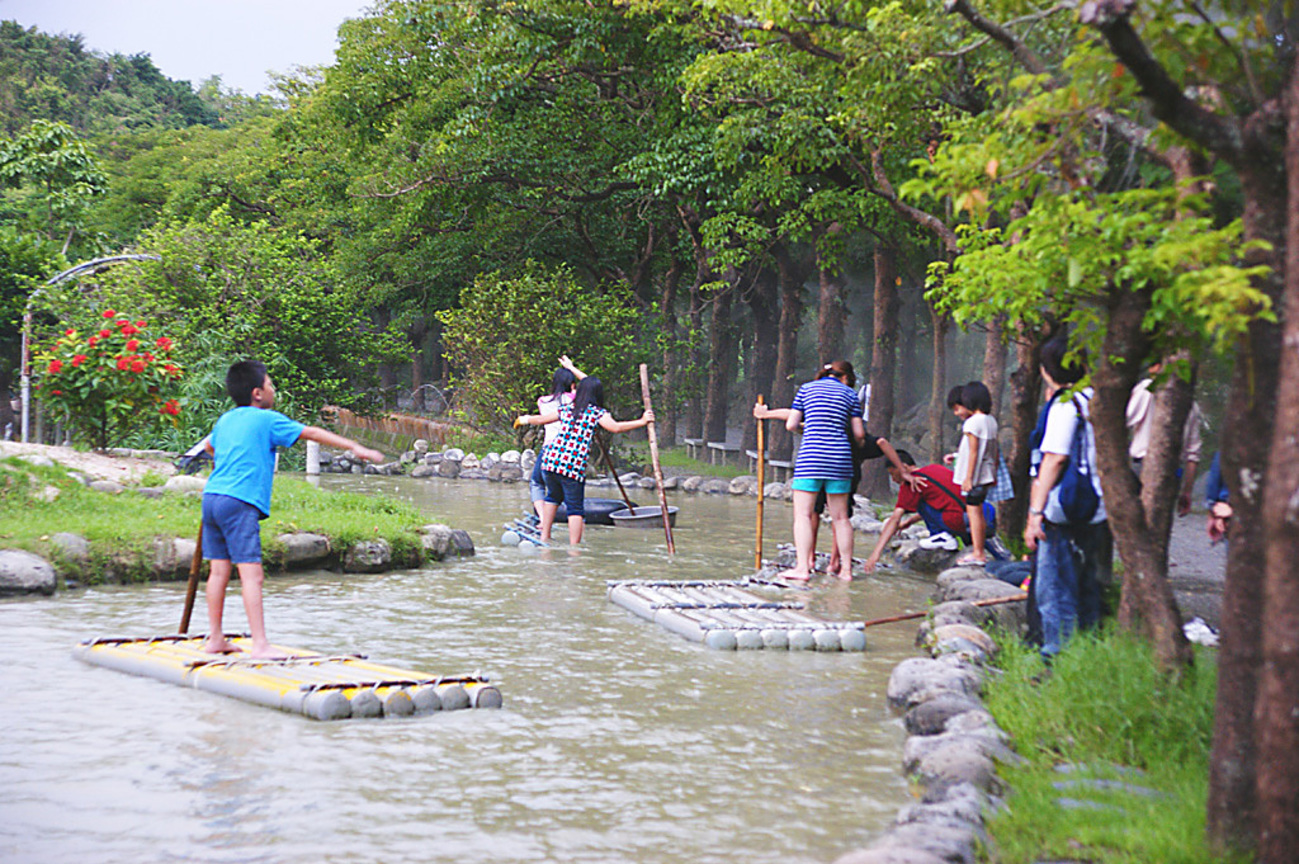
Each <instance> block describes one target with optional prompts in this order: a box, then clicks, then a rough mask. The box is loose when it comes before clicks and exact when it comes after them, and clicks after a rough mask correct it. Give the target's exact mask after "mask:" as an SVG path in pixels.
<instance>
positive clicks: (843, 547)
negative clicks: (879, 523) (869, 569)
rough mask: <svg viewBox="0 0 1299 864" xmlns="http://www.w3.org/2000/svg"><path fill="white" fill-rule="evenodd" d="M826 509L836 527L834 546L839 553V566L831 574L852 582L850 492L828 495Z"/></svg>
mask: <svg viewBox="0 0 1299 864" xmlns="http://www.w3.org/2000/svg"><path fill="white" fill-rule="evenodd" d="M825 509H826V511H827V512H828V513H829V514H830V525H831V527H832V528H833V529H834V548H835V549H836V550H837V551H838V553H839V567H838V569H835V568H833V567H832V568H831V569H830V575H831V576H833V577H835V578H836V579H842V580H843V581H845V582H851V581H852V521H851V520H850V519H849V518H848V493H844V494H843V495H827V496H826V503H825Z"/></svg>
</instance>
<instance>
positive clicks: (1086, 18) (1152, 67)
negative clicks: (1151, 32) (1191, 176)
mask: <svg viewBox="0 0 1299 864" xmlns="http://www.w3.org/2000/svg"><path fill="white" fill-rule="evenodd" d="M1134 5H1135V0H1089V2H1087V3H1084V4H1083V5H1082V7H1081V8H1080V9H1079V14H1078V17H1079V19H1080V20H1081V21H1082V23H1084V24H1089V25H1091V26H1093V27H1095V28H1096V29H1097V30H1099V31H1100V34H1101V35H1102V36H1104V37H1105V41H1106V43H1107V44H1108V45H1109V47H1110V51H1111V53H1113V54H1114V56H1115V57H1116V58H1117V59H1118V60H1119V62H1121V63H1122V64H1123V65H1124V66H1126V67H1127V69H1128V71H1129V72H1131V73H1132V75H1133V77H1135V78H1136V80H1137V83H1138V84H1140V85H1141V91H1142V93H1143V94H1144V95H1145V97H1146V99H1148V100H1149V101H1150V108H1151V110H1152V111H1153V112H1154V115H1155V116H1156V117H1157V118H1159V119H1160V120H1162V121H1163V122H1164V123H1167V124H1168V125H1169V127H1171V128H1172V129H1173V131H1175V132H1177V133H1178V134H1180V135H1183V136H1185V137H1186V138H1188V139H1190V140H1191V141H1193V142H1195V143H1196V144H1199V145H1200V146H1201V147H1204V148H1205V149H1207V150H1210V151H1212V152H1214V153H1217V154H1218V155H1220V156H1222V157H1223V158H1225V159H1227V160H1228V161H1230V162H1233V163H1239V161H1240V160H1241V158H1242V157H1243V155H1244V140H1243V135H1242V131H1241V129H1240V126H1239V124H1238V123H1236V122H1235V121H1234V120H1228V119H1224V118H1222V117H1219V116H1218V115H1216V114H1214V113H1212V112H1210V111H1207V110H1206V109H1204V108H1202V107H1201V106H1200V105H1198V104H1196V103H1195V102H1194V101H1193V100H1191V99H1189V98H1188V97H1187V96H1186V94H1185V93H1183V92H1182V90H1181V88H1180V87H1178V86H1177V82H1175V81H1174V80H1173V79H1172V78H1171V77H1169V75H1168V71H1167V70H1165V69H1164V67H1163V66H1162V65H1160V63H1159V61H1158V60H1156V59H1155V58H1154V56H1153V55H1152V54H1151V53H1150V49H1148V48H1147V47H1146V44H1145V43H1144V42H1143V41H1141V36H1140V35H1138V33H1137V32H1136V30H1134V29H1133V28H1132V24H1131V22H1130V21H1129V20H1128V17H1129V15H1131V13H1132V8H1133V6H1134Z"/></svg>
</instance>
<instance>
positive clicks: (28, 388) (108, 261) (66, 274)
mask: <svg viewBox="0 0 1299 864" xmlns="http://www.w3.org/2000/svg"><path fill="white" fill-rule="evenodd" d="M161 260H162V258H161V257H160V256H158V255H148V254H143V253H141V254H130V255H109V256H108V257H105V258H95V259H94V260H92V261H85V262H82V263H81V264H78V265H76V266H75V267H69V268H68V269H67V270H64V271H63V272H62V273H57V274H55V275H54V276H51V277H50V278H49V279H47V280H46V281H45V284H44V285H42V286H41V287H40V288H37V289H36V290H35V291H33V292H32V294H31V296H30V297H28V298H27V304H26V305H25V306H24V307H23V345H22V387H21V391H22V403H23V420H22V437H21V439H20V440H21V441H22V442H23V443H24V444H26V443H27V441H28V438H29V433H30V429H31V404H32V357H31V341H32V304H33V303H34V302H35V301H36V298H37V297H38V296H40V294H41V292H42V291H44V290H45V289H46V288H52V287H53V286H55V285H57V284H59V283H60V282H64V281H66V280H68V279H72V278H73V277H75V276H79V275H81V274H82V273H84V272H86V271H88V270H96V269H97V268H100V267H108V266H111V265H113V264H121V263H123V262H126V261H161Z"/></svg>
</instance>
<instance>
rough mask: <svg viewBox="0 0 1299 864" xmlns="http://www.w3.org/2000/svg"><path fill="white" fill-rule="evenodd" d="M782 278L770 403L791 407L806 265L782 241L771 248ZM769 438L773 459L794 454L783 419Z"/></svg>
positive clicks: (791, 437) (772, 426)
mask: <svg viewBox="0 0 1299 864" xmlns="http://www.w3.org/2000/svg"><path fill="white" fill-rule="evenodd" d="M772 254H773V256H774V257H775V259H776V272H777V274H778V275H779V279H780V324H779V332H778V335H777V339H778V345H777V347H776V374H775V375H773V376H772V382H771V399H770V400H769V402H768V404H770V405H772V406H774V407H776V408H788V407H789V406H790V405H791V404H793V402H794V393H795V391H796V390H797V389H798V382H797V381H795V380H794V374H795V365H796V364H797V362H798V327H799V324H800V323H801V322H802V320H803V280H804V279H805V278H806V275H807V274H806V269H805V267H804V266H802V264H801V262H799V261H797V260H795V258H794V257H793V256H792V255H791V254H790V252H789V249H788V248H787V247H785V246H783V245H780V246H777V247H776V248H775V249H773V250H772ZM767 431H768V432H769V433H770V440H769V441H768V444H767V451H768V452H769V453H770V454H771V458H773V459H781V460H785V461H789V460H790V459H792V458H793V454H794V435H793V433H792V432H790V431H789V430H787V429H786V428H785V424H783V423H770V424H768V426H767Z"/></svg>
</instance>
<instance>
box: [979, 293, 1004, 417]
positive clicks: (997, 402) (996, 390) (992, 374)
mask: <svg viewBox="0 0 1299 864" xmlns="http://www.w3.org/2000/svg"><path fill="white" fill-rule="evenodd" d="M1005 336H1006V319H1005V318H1004V317H1003V316H1000V315H998V316H997V317H996V318H994V319H992V320H991V321H989V322H988V333H987V336H986V337H985V338H984V341H983V383H984V384H985V385H987V387H988V392H989V393H991V394H992V416H993V417H996V418H997V421H998V422H1001V394H1002V392H1003V391H1004V390H1005V389H1006V341H1005Z"/></svg>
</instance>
